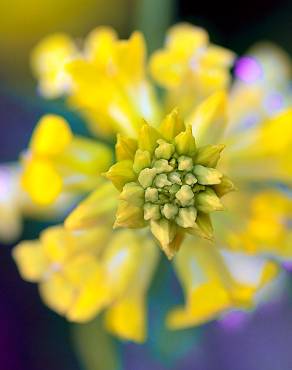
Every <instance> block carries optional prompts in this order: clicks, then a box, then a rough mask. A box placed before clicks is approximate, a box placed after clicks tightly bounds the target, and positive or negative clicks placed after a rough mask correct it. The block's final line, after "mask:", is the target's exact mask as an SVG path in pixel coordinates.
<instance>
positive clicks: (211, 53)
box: [150, 23, 235, 112]
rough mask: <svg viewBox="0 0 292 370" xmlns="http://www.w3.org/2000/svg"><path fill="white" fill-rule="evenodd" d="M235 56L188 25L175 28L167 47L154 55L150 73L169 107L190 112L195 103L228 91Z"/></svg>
mask: <svg viewBox="0 0 292 370" xmlns="http://www.w3.org/2000/svg"><path fill="white" fill-rule="evenodd" d="M234 57H235V55H234V54H233V53H232V52H231V51H229V50H227V49H224V48H222V47H220V46H217V45H213V44H209V39H208V34H207V32H206V31H205V30H204V29H202V28H199V27H194V26H192V25H190V24H187V23H182V24H178V25H175V26H173V27H172V28H171V29H170V30H169V31H168V34H167V37H166V42H165V47H164V48H163V49H161V50H158V51H156V52H154V54H153V55H152V56H151V59H150V71H151V74H152V76H153V78H154V79H155V81H157V82H158V83H159V84H160V85H161V86H162V87H164V88H165V89H166V91H167V94H168V95H167V100H168V105H176V106H179V107H180V108H181V109H182V111H183V112H189V110H190V109H192V107H193V106H194V103H195V102H196V103H198V102H200V101H201V100H202V99H204V98H206V97H207V96H209V95H210V94H212V93H214V92H216V91H218V90H221V89H224V88H227V87H228V85H229V83H230V73H229V68H230V67H231V66H232V63H233V60H234Z"/></svg>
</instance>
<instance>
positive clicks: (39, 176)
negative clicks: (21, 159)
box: [22, 159, 62, 205]
mask: <svg viewBox="0 0 292 370" xmlns="http://www.w3.org/2000/svg"><path fill="white" fill-rule="evenodd" d="M22 186H23V187H24V189H25V190H26V191H27V192H28V193H29V195H30V196H31V198H32V200H33V201H34V202H35V203H38V204H40V205H49V204H52V203H53V202H54V201H55V200H56V198H57V197H58V195H59V194H60V193H61V190H62V178H61V176H60V175H59V174H58V172H57V171H56V170H55V168H54V166H53V165H52V164H51V163H50V162H49V161H47V160H43V159H33V160H31V161H28V162H27V163H25V166H24V172H23V174H22Z"/></svg>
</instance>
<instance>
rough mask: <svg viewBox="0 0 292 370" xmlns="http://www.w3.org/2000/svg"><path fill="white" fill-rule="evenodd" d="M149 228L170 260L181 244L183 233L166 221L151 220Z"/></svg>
mask: <svg viewBox="0 0 292 370" xmlns="http://www.w3.org/2000/svg"><path fill="white" fill-rule="evenodd" d="M150 227H151V232H152V234H153V235H154V236H155V238H156V239H157V240H158V241H159V245H160V247H161V249H162V250H163V252H164V253H165V254H166V256H167V258H168V259H172V258H173V256H174V255H175V253H176V252H177V251H178V249H179V247H180V245H181V243H182V240H183V233H181V232H179V228H178V227H177V226H176V224H174V223H173V222H171V221H168V220H166V219H162V220H158V221H153V220H152V221H151V224H150Z"/></svg>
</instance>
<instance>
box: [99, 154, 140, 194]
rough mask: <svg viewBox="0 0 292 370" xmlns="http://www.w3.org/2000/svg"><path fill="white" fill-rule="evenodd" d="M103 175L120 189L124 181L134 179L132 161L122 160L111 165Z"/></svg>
mask: <svg viewBox="0 0 292 370" xmlns="http://www.w3.org/2000/svg"><path fill="white" fill-rule="evenodd" d="M105 176H106V178H107V179H109V180H110V181H111V182H112V183H113V184H114V186H115V187H116V188H117V189H118V190H119V191H121V190H122V189H123V186H124V185H125V184H126V183H128V182H132V181H135V179H136V176H137V175H136V174H135V172H134V170H133V161H130V160H124V161H120V162H117V163H115V164H114V165H112V166H111V168H110V169H109V170H108V172H107V173H106V174H105Z"/></svg>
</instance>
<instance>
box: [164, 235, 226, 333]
mask: <svg viewBox="0 0 292 370" xmlns="http://www.w3.org/2000/svg"><path fill="white" fill-rule="evenodd" d="M174 262H175V268H176V272H177V274H178V278H179V280H180V281H181V283H182V286H183V289H184V294H185V299H186V306H185V307H178V308H175V309H174V310H172V311H171V312H170V313H169V314H168V316H167V319H166V320H167V326H168V327H170V328H171V329H179V328H186V327H189V326H194V325H199V324H202V323H204V322H206V321H208V320H211V319H214V318H216V317H217V316H218V315H219V314H220V313H222V312H224V311H225V310H227V309H228V308H230V306H231V304H232V300H231V293H230V291H231V288H232V279H231V277H230V275H229V274H228V271H227V270H226V269H225V267H224V263H223V261H222V259H221V258H220V256H219V254H218V253H217V251H216V249H215V248H213V247H212V246H210V245H209V246H208V245H207V244H205V243H202V242H199V243H194V242H191V241H190V240H188V241H187V242H185V243H184V245H183V246H182V248H181V250H180V252H179V253H178V254H177V256H176V257H175V260H174Z"/></svg>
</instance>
